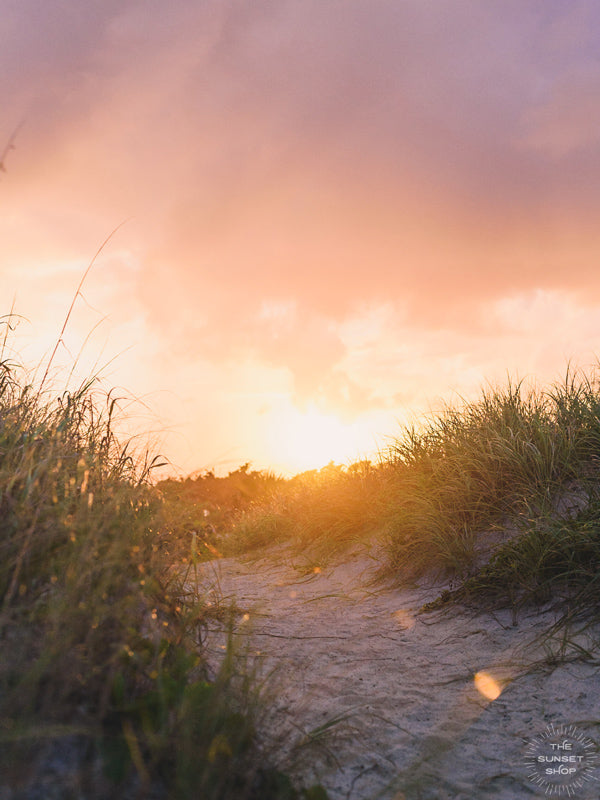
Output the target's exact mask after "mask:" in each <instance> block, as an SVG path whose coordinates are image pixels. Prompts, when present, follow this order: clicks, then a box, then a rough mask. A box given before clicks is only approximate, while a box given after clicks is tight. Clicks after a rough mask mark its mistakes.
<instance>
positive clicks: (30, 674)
mask: <svg viewBox="0 0 600 800" xmlns="http://www.w3.org/2000/svg"><path fill="white" fill-rule="evenodd" d="M4 356H5V353H3V358H2V360H0V598H1V609H0V637H1V640H2V653H3V655H2V660H1V663H0V743H1V745H2V746H1V747H0V773H1V774H2V776H3V785H4V787H5V788H6V787H10V789H11V791H13V793H14V796H15V797H17V796H18V797H21V796H23V797H29V796H34V795H35V796H44V797H65V798H66V797H80V796H85V797H86V798H90V799H91V800H95V798H98V799H99V798H106V797H114V796H119V797H124V798H134V797H135V798H143V797H151V798H177V799H179V798H181V799H182V800H185V799H186V798H197V797H202V798H208V799H209V800H210V798H212V799H213V800H227V799H228V798H231V800H233V798H235V800H238V798H242V800H243V799H244V798H249V799H251V798H259V797H260V798H275V797H277V798H279V797H286V798H290V800H293V799H294V798H300V797H303V796H305V794H302V793H301V792H300V791H299V790H297V789H295V788H294V787H293V786H292V783H291V781H290V780H289V779H288V778H287V777H286V776H285V775H283V774H281V773H279V772H278V771H277V770H275V769H272V768H270V767H269V766H268V763H267V761H268V759H266V758H265V754H264V753H262V752H261V750H260V747H259V745H258V740H257V726H258V717H259V715H260V713H261V708H262V702H263V701H262V694H261V693H262V683H261V681H260V680H259V679H258V676H257V675H256V674H255V673H254V670H253V666H252V664H251V663H250V662H249V661H248V660H247V659H245V658H243V654H241V653H239V652H237V651H236V649H235V648H234V647H233V644H232V638H231V637H230V638H229V643H228V645H227V646H226V651H225V652H224V654H223V658H222V659H221V663H220V667H219V668H218V669H217V670H216V673H215V670H214V668H213V669H211V670H209V668H208V665H207V659H206V654H205V652H204V650H203V646H202V631H203V626H205V625H206V624H207V622H208V621H210V620H211V618H212V617H214V616H215V615H217V616H219V619H220V623H221V624H223V625H225V626H227V624H228V614H229V613H230V610H229V609H228V607H227V605H226V604H225V603H223V604H219V603H218V602H217V603H215V599H214V597H211V598H210V600H209V598H208V597H207V596H206V595H205V593H204V590H203V587H202V584H201V582H200V581H198V580H194V578H195V577H196V578H197V577H198V570H197V567H198V563H199V560H200V557H201V551H202V548H201V546H200V541H199V540H200V537H201V533H200V534H198V532H196V533H195V538H194V537H192V540H191V541H189V540H187V539H186V540H185V541H186V545H187V553H186V554H185V555H182V551H181V548H182V545H181V541H183V539H182V532H183V531H184V532H186V533H189V530H188V529H189V524H190V519H189V514H190V513H191V511H190V510H189V509H188V511H187V512H186V513H188V517H186V518H185V519H184V520H183V522H182V519H181V515H179V516H176V515H175V514H174V513H172V512H173V509H172V508H170V507H169V505H168V503H165V498H164V494H163V493H161V492H160V491H159V490H158V489H157V488H156V487H155V486H153V485H152V484H151V481H150V477H151V474H152V469H153V467H154V466H156V465H157V463H158V461H157V459H152V458H150V456H148V455H147V454H145V453H136V452H135V451H134V449H133V448H132V445H131V443H130V442H125V443H124V444H122V443H121V442H120V441H119V438H118V437H117V436H116V435H115V433H114V424H115V418H116V417H117V416H118V403H117V402H116V400H115V399H114V398H113V397H111V395H110V394H109V395H108V396H106V395H105V396H103V395H102V394H99V393H97V392H96V391H95V387H94V383H93V381H89V382H86V383H85V384H83V385H82V386H81V387H79V388H78V389H76V390H70V391H64V392H62V393H59V394H58V395H55V394H53V393H52V391H51V390H50V389H48V387H47V386H39V385H38V386H37V387H36V385H34V382H33V381H32V380H31V379H30V377H29V375H28V373H27V372H26V370H25V369H23V368H22V367H21V366H19V365H18V364H16V363H15V362H14V360H10V359H8V358H6V357H4ZM42 383H44V382H42ZM186 526H187V527H186ZM175 540H178V541H179V544H178V549H177V553H175V552H174V550H173V542H174V541H175ZM231 613H233V612H232V611H231ZM231 624H233V623H231ZM36 792H37V794H36ZM11 796H12V795H11Z"/></svg>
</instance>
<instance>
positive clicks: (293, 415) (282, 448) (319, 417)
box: [272, 407, 374, 472]
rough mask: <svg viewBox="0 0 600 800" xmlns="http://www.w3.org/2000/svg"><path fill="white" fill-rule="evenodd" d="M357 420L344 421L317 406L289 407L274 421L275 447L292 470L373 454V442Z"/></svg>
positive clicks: (311, 467)
mask: <svg viewBox="0 0 600 800" xmlns="http://www.w3.org/2000/svg"><path fill="white" fill-rule="evenodd" d="M368 439H369V437H368V434H367V435H365V431H364V430H361V426H360V424H358V423H354V424H348V423H344V422H342V420H340V419H339V418H338V417H336V416H335V415H333V414H324V413H322V412H320V411H318V410H317V409H316V408H314V407H310V408H309V409H308V410H307V411H304V412H302V411H298V410H297V409H290V410H289V411H288V412H287V413H284V414H282V415H281V416H280V417H278V418H276V419H275V421H274V429H273V440H272V447H273V451H274V452H278V454H279V460H280V461H282V462H285V463H287V464H288V465H289V468H290V469H291V470H292V471H293V472H302V471H304V470H307V469H315V468H317V469H318V468H320V467H324V466H325V465H326V464H328V463H329V462H330V461H335V462H336V463H338V464H349V463H350V462H351V461H353V460H357V459H358V458H360V455H361V453H363V454H364V453H368V454H371V453H372V452H373V451H374V447H373V442H372V441H369V440H368Z"/></svg>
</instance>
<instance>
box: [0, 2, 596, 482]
mask: <svg viewBox="0 0 600 800" xmlns="http://www.w3.org/2000/svg"><path fill="white" fill-rule="evenodd" d="M2 19H3V24H4V26H5V31H6V34H5V37H4V38H5V42H4V45H5V46H4V47H3V48H2V52H1V54H0V63H1V66H2V74H3V75H4V76H5V86H6V88H5V90H4V92H5V93H4V95H3V97H2V110H1V112H0V154H2V155H1V157H2V162H3V167H4V170H5V171H2V172H0V241H1V242H2V244H1V246H0V299H1V300H2V305H1V306H0V315H2V314H6V313H8V311H9V310H10V307H11V304H12V302H13V299H14V300H15V309H16V311H17V312H18V313H20V314H22V315H23V316H24V317H25V318H26V319H27V321H23V322H22V324H21V325H20V326H19V329H18V331H17V332H16V333H15V337H14V341H13V343H12V347H13V348H14V351H13V352H15V353H17V354H18V355H19V358H22V359H23V360H25V361H26V362H27V363H28V364H31V365H35V364H37V363H39V361H40V359H42V358H43V357H44V354H47V353H48V352H49V351H51V349H52V348H53V346H54V343H55V341H56V338H57V336H58V333H59V331H60V329H61V325H62V322H63V319H64V314H65V312H66V310H67V308H68V307H69V305H70V302H71V299H72V297H73V293H74V291H75V289H76V287H77V284H78V282H79V279H80V277H81V275H83V273H84V271H85V269H86V267H87V265H88V264H89V262H90V259H91V258H92V257H93V255H94V253H95V252H96V250H97V248H98V246H99V245H100V243H101V242H102V241H104V239H105V238H106V237H107V236H108V235H109V234H110V232H111V231H113V230H115V229H117V228H118V230H117V231H116V232H115V234H114V236H112V237H111V238H110V241H109V242H108V243H107V245H106V247H105V248H104V250H103V251H102V253H101V254H100V256H99V257H98V259H97V261H96V263H95V265H94V267H93V269H92V270H91V271H90V274H89V276H88V278H87V280H86V283H85V286H84V287H83V291H82V294H81V296H80V297H78V299H77V303H76V308H75V313H74V314H73V318H72V320H71V321H70V324H69V327H68V329H67V331H66V334H65V337H64V342H63V343H61V347H60V349H59V355H60V358H61V363H62V364H64V366H65V369H66V373H67V374H68V373H69V372H70V369H71V365H72V362H73V360H77V359H78V365H77V366H78V369H77V372H78V374H85V372H86V371H90V370H91V371H94V370H97V369H99V368H101V367H103V366H104V365H105V364H109V368H108V369H107V370H106V371H105V372H104V373H103V375H104V378H105V386H106V387H107V388H110V386H112V385H116V386H117V387H122V388H123V392H129V393H130V394H132V395H134V396H135V397H139V398H142V399H143V401H144V403H145V404H146V405H145V408H147V410H148V415H149V419H150V420H151V422H150V426H149V427H150V429H151V430H152V431H157V432H159V434H160V436H159V438H161V449H162V450H163V452H165V453H166V455H167V456H168V457H169V458H170V459H171V460H172V462H173V467H172V469H173V471H174V472H178V473H187V472H192V471H194V470H196V469H200V468H212V467H214V468H216V469H217V470H218V471H226V470H228V469H231V468H235V467H236V466H238V465H239V464H241V463H245V462H247V461H251V462H252V464H253V465H254V466H255V467H259V468H270V467H271V466H276V467H277V469H280V468H281V469H285V470H287V471H293V470H296V469H304V468H309V467H316V466H319V465H322V464H323V463H327V462H328V461H330V460H332V459H333V460H340V461H347V460H354V459H356V458H360V457H361V456H364V455H368V454H372V452H373V451H374V450H375V449H376V446H377V442H380V441H381V440H382V439H383V438H385V437H388V436H391V435H393V434H394V432H395V431H396V430H397V425H398V422H399V421H402V420H404V419H406V418H407V417H408V416H411V415H419V414H421V413H423V412H427V411H428V410H429V409H431V408H435V407H437V406H438V405H439V403H440V402H441V400H443V399H450V400H451V399H452V398H455V397H456V396H457V395H461V396H467V397H472V396H473V395H474V394H476V393H477V392H478V390H479V387H480V386H481V385H482V383H483V382H484V381H486V380H490V381H492V382H497V381H500V382H503V381H504V380H505V378H506V375H507V373H510V374H511V375H518V376H521V377H523V376H535V378H536V379H538V380H539V381H541V382H544V381H547V380H554V379H556V378H557V377H558V376H560V375H561V374H563V372H564V369H565V365H566V363H567V361H568V360H571V361H572V362H573V363H575V364H578V365H581V366H583V367H587V366H589V364H591V363H593V362H595V360H596V356H597V355H598V354H600V271H599V270H598V262H599V256H600V228H599V226H598V219H599V218H600V158H598V151H599V150H600V115H599V114H598V110H597V109H598V108H600V67H599V64H598V59H597V53H598V50H599V47H600V42H599V41H598V39H599V38H600V6H598V5H597V4H594V3H590V2H587V1H586V0H574V1H573V2H570V3H564V2H560V0H547V2H544V3H531V4H520V3H512V4H508V5H505V4H493V3H486V4H473V3H470V2H459V0H449V2H445V3H440V4H430V3H423V2H422V0H407V2H402V3H398V2H396V0H382V2H378V3H376V4H374V5H371V4H369V3H366V2H365V1H364V0H348V2H345V3H344V4H343V7H342V5H340V4H337V3H323V2H321V1H320V0H303V1H302V2H289V3H283V4H282V3H276V2H270V1H268V2H265V3H259V4H252V3H234V2H230V0H208V2H205V3H190V2H188V0H174V2H172V3H169V4H168V5H165V4H156V3H152V4H145V3H140V2H138V0H125V1H124V2H122V3H120V4H117V5H115V4H113V3H99V2H97V3H90V4H85V6H84V5H82V4H80V3H75V2H74V1H73V2H68V1H67V2H64V3H61V4H56V3H48V2H45V0H22V2H19V3H8V4H6V3H4V4H3V9H2ZM122 223H124V224H122ZM119 226H121V227H119ZM96 326H97V327H96ZM91 332H93V333H91Z"/></svg>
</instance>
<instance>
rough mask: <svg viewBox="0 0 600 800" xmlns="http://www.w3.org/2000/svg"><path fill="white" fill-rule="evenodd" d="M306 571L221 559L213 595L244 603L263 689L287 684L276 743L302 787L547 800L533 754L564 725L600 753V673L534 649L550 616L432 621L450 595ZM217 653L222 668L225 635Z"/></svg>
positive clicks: (579, 792)
mask: <svg viewBox="0 0 600 800" xmlns="http://www.w3.org/2000/svg"><path fill="white" fill-rule="evenodd" d="M300 562H301V559H300V558H298V557H296V558H294V556H292V555H289V554H288V555H287V556H285V554H282V552H281V551H279V552H278V553H277V555H276V556H275V555H272V556H271V557H270V558H263V559H262V560H260V561H254V562H252V561H244V560H240V559H222V560H220V561H217V562H213V564H212V565H211V566H210V567H209V569H208V573H207V575H208V578H207V579H208V580H212V581H213V582H215V581H216V582H218V585H219V587H220V591H221V592H222V594H223V595H224V596H225V597H230V598H231V597H235V598H236V602H237V605H238V607H239V609H240V613H239V615H238V617H237V627H236V637H241V640H242V641H244V640H245V641H246V642H247V644H248V646H249V648H250V652H251V653H252V654H259V655H258V658H259V659H261V660H262V667H263V672H264V673H265V674H266V673H267V672H270V671H271V670H273V669H274V670H275V672H274V675H273V689H274V701H273V702H274V705H273V711H272V715H271V717H270V719H269V721H268V723H267V724H266V725H265V729H266V736H267V738H268V740H269V741H270V743H271V746H272V747H273V748H275V749H276V753H277V756H278V760H279V762H280V765H281V767H282V768H283V769H291V770H292V774H294V775H295V776H296V777H297V778H298V779H299V780H300V782H301V783H302V784H303V785H310V784H311V783H314V782H322V784H323V785H324V786H325V788H326V789H327V791H328V792H329V795H330V797H331V800H371V799H372V798H382V800H390V799H391V798H394V799H395V800H401V798H407V800H413V798H436V800H443V799H444V798H452V800H459V799H460V800H462V799H463V798H464V800H467V798H468V800H472V798H498V800H516V799H518V798H527V797H535V796H538V797H543V796H545V792H544V790H545V788H548V787H547V786H546V787H544V786H542V787H538V786H536V785H534V783H533V782H532V780H530V779H529V778H528V774H529V773H530V772H531V768H530V767H529V766H528V765H527V764H526V749H527V742H528V741H531V740H532V739H533V738H534V737H536V736H539V735H541V734H542V733H543V732H545V730H546V727H547V725H548V724H549V723H554V724H555V725H560V724H569V725H575V726H576V733H581V734H582V735H585V736H587V737H591V738H592V739H593V740H594V741H595V742H596V741H598V742H600V726H599V725H598V724H597V723H598V722H600V669H599V667H598V665H595V664H590V663H584V662H582V661H576V662H575V661H574V662H572V663H569V664H563V665H560V666H558V667H553V666H550V665H549V664H548V663H547V661H546V659H545V657H544V649H543V648H541V647H540V646H531V645H530V644H529V643H530V642H531V641H532V640H533V639H534V638H535V636H536V634H539V633H541V632H543V631H544V630H545V629H546V628H547V627H548V626H549V625H550V624H551V622H552V620H553V619H554V614H553V613H552V612H550V611H545V612H544V613H540V612H537V613H529V614H523V615H521V616H520V617H519V619H518V624H517V626H516V627H514V626H513V625H512V618H511V614H510V613H508V612H502V613H499V614H495V615H491V614H489V613H474V612H469V611H467V610H462V609H457V608H453V609H452V610H451V611H450V612H449V613H445V614H440V613H439V612H438V613H434V614H419V613H418V610H419V608H420V607H421V606H422V605H423V603H425V602H427V601H428V600H431V599H433V598H435V597H436V596H437V594H438V593H439V591H440V587H437V588H435V587H429V588H424V587H412V588H407V589H398V588H390V587H389V586H388V587H386V586H383V585H382V584H381V583H379V584H378V583H373V575H374V568H375V566H376V563H375V562H374V561H373V559H371V558H369V556H368V555H361V556H358V555H355V556H349V557H348V558H347V559H345V560H344V561H343V562H342V563H339V564H337V565H336V566H329V567H323V569H322V571H321V572H320V573H315V572H309V573H308V574H303V570H302V569H301V568H299V567H298V564H299V563H300ZM211 573H212V578H211V577H210V575H211ZM208 647H209V649H210V651H211V653H212V655H211V658H212V659H214V661H215V663H216V662H217V660H218V657H219V654H220V653H222V649H221V648H222V647H223V635H222V632H221V633H220V632H219V631H217V630H214V631H213V632H212V633H211V634H210V635H209V637H208ZM532 664H535V666H532ZM482 671H485V672H486V673H488V674H489V675H491V676H492V677H493V678H495V680H496V681H497V682H498V683H499V684H500V685H501V686H502V687H503V690H502V692H501V694H500V696H499V697H498V698H497V699H495V700H493V701H492V700H489V699H486V698H485V697H484V696H483V695H482V694H481V693H480V692H479V691H478V689H477V688H476V686H475V681H474V676H475V674H476V673H480V672H482ZM339 718H342V721H340V722H339V723H338V724H336V725H334V726H331V727H330V728H328V729H327V731H326V736H322V735H319V729H320V727H321V726H323V725H326V724H327V723H328V722H330V721H332V720H336V719H339ZM546 751H547V746H546ZM546 751H544V752H546ZM589 752H591V750H590V751H589ZM589 752H588V756H589ZM588 756H586V759H587V761H586V763H587V765H588V766H590V764H592V762H591V761H590V759H589V757H588ZM580 763H581V762H580ZM592 766H593V764H592ZM538 769H539V770H541V769H542V768H540V767H538ZM542 774H543V773H542ZM592 775H593V777H594V778H595V776H598V777H599V778H600V770H596V769H595V767H594V770H593V773H592ZM565 780H566V779H565ZM569 780H570V781H572V780H573V779H572V778H570V779H569ZM567 783H568V786H569V793H567ZM549 786H550V788H551V790H552V794H551V795H550V796H556V797H558V796H561V797H567V796H572V797H576V798H592V797H593V798H598V797H600V782H594V780H592V781H591V782H586V783H585V784H584V788H582V789H579V788H577V787H574V786H573V785H572V783H569V782H568V781H567V782H566V783H565V786H563V788H562V789H561V790H560V793H559V788H560V786H559V784H556V783H554V782H552V783H550V784H549Z"/></svg>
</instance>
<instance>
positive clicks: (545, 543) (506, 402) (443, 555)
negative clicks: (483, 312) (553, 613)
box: [388, 374, 600, 609]
mask: <svg viewBox="0 0 600 800" xmlns="http://www.w3.org/2000/svg"><path fill="white" fill-rule="evenodd" d="M599 459H600V387H599V384H598V380H597V376H596V375H595V374H594V375H593V376H592V377H591V378H588V377H585V376H581V375H574V374H568V375H567V378H566V380H565V381H564V382H563V383H561V384H557V385H555V386H552V387H550V388H549V389H548V390H546V391H540V390H537V389H526V388H524V387H523V385H522V384H518V385H513V384H510V383H509V385H508V387H507V388H506V389H505V390H494V391H490V392H487V393H485V394H484V395H483V396H482V398H481V399H480V401H478V402H476V403H473V404H467V405H465V406H464V407H462V408H460V409H448V410H447V411H446V412H445V413H444V414H442V415H441V416H439V417H438V418H436V419H434V420H432V421H431V422H430V423H429V424H428V425H427V426H426V427H425V428H424V429H423V430H422V431H418V432H416V431H414V430H411V431H407V432H406V433H405V434H404V436H403V437H402V438H400V439H399V440H398V441H397V442H396V443H395V444H394V445H393V446H392V448H391V450H390V461H391V463H392V464H393V466H394V468H395V470H396V487H397V488H396V491H397V494H396V497H395V501H394V505H395V508H394V511H393V514H392V515H391V517H390V520H389V522H388V548H389V550H388V552H389V561H390V567H391V569H392V570H396V571H399V572H400V573H405V572H407V571H408V572H412V573H415V574H423V573H424V572H427V571H431V570H434V571H438V572H445V573H446V574H453V575H455V576H458V577H459V578H461V577H462V578H463V579H465V582H464V583H463V585H462V586H461V588H460V589H459V590H458V591H457V592H454V593H447V594H446V597H447V598H448V599H449V598H450V597H453V598H455V599H461V598H462V599H465V598H467V597H473V598H474V597H478V598H479V599H480V600H481V601H482V602H483V601H489V602H490V603H493V604H508V605H513V606H516V605H521V604H525V603H529V602H536V603H537V602H541V601H545V600H548V599H550V598H551V597H562V596H564V597H565V598H566V597H570V598H572V600H573V602H576V603H578V604H579V606H580V607H581V608H583V607H584V606H585V607H587V608H588V609H591V608H592V607H593V606H594V604H597V603H598V600H600V595H599V594H598V581H597V578H596V577H594V576H595V573H596V570H597V568H598V566H599V565H600V536H599V533H598V531H599V522H600V517H599V511H598V509H599V507H600V506H599V502H598V488H599V486H600V460H599ZM575 598H577V599H576V600H575Z"/></svg>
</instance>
